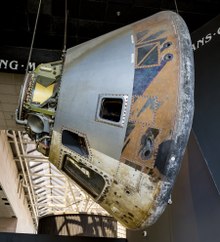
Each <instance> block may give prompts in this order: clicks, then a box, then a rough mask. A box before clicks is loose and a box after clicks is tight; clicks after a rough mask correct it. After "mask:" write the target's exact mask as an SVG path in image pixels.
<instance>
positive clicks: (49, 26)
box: [0, 0, 220, 50]
mask: <svg viewBox="0 0 220 242" xmlns="http://www.w3.org/2000/svg"><path fill="white" fill-rule="evenodd" d="M64 2H65V1H64V0H42V6H41V11H40V16H39V24H38V28H37V33H36V40H35V43H34V47H35V48H46V49H57V50H60V49H62V47H63V32H64ZM38 3H39V0H19V1H17V0H7V1H1V7H0V11H1V14H0V29H1V38H0V44H1V46H16V47H29V46H30V43H31V38H32V34H33V28H34V22H35V19H36V13H37V9H38ZM176 4H177V9H178V12H179V14H180V15H181V16H182V17H183V18H184V20H185V21H186V23H187V25H188V27H189V30H190V32H193V31H194V30H196V29H198V28H199V27H201V26H202V25H203V24H205V23H206V22H208V21H209V20H211V19H212V18H214V17H215V16H217V15H218V14H219V10H220V1H219V0H176ZM162 10H173V11H176V6H175V0H68V13H69V14H68V31H67V47H72V46H74V45H77V44H79V43H82V42H85V41H87V40H89V39H92V38H95V37H97V36H100V35H102V34H104V33H107V32H109V31H111V30H114V29H117V28H119V27H121V26H124V25H127V24H129V23H132V22H134V21H137V20H139V19H142V18H145V17H148V16H150V15H152V14H154V13H156V12H158V11H162Z"/></svg>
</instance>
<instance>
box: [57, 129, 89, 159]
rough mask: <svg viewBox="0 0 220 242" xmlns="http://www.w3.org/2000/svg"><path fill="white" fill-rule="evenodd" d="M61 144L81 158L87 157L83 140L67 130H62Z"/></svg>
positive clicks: (87, 152) (86, 149)
mask: <svg viewBox="0 0 220 242" xmlns="http://www.w3.org/2000/svg"><path fill="white" fill-rule="evenodd" d="M62 144H63V145H64V146H66V147H67V148H69V149H71V150H72V151H75V152H76V153H78V154H79V155H81V156H84V157H88V156H89V151H88V148H87V145H86V141H85V138H84V137H82V136H79V135H78V134H77V133H73V132H71V131H69V130H63V133H62Z"/></svg>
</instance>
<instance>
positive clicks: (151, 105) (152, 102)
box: [137, 97, 161, 117]
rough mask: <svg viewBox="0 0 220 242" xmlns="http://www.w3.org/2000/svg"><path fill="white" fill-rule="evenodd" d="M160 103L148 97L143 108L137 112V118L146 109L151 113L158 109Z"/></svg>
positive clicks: (154, 98)
mask: <svg viewBox="0 0 220 242" xmlns="http://www.w3.org/2000/svg"><path fill="white" fill-rule="evenodd" d="M160 105H161V103H160V102H159V101H158V98H157V97H149V98H148V99H147V101H146V103H145V104H144V106H143V107H142V108H141V110H140V111H139V113H138V115H137V117H139V116H140V115H141V114H142V113H143V112H144V111H145V110H146V109H147V108H148V107H149V108H150V110H152V111H156V110H157V109H158V108H159V107H160Z"/></svg>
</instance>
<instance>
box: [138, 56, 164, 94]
mask: <svg viewBox="0 0 220 242" xmlns="http://www.w3.org/2000/svg"><path fill="white" fill-rule="evenodd" d="M166 63H167V61H166V60H162V61H161V64H160V65H159V66H153V67H148V68H136V69H135V79H134V88H133V95H143V93H144V91H145V90H146V89H147V87H148V86H149V85H150V83H151V82H152V81H153V79H154V78H155V77H156V76H157V74H158V73H159V72H160V71H161V70H162V69H163V67H164V66H165V65H166Z"/></svg>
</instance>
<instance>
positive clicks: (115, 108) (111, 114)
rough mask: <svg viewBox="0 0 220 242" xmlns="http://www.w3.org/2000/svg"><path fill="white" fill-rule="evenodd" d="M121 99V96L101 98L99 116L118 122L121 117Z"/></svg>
mask: <svg viewBox="0 0 220 242" xmlns="http://www.w3.org/2000/svg"><path fill="white" fill-rule="evenodd" d="M122 104H123V100H122V99H121V98H103V99H102V100H101V107H100V113H99V116H100V118H102V119H106V120H109V121H113V122H119V121H120V119H121V111H122Z"/></svg>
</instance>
